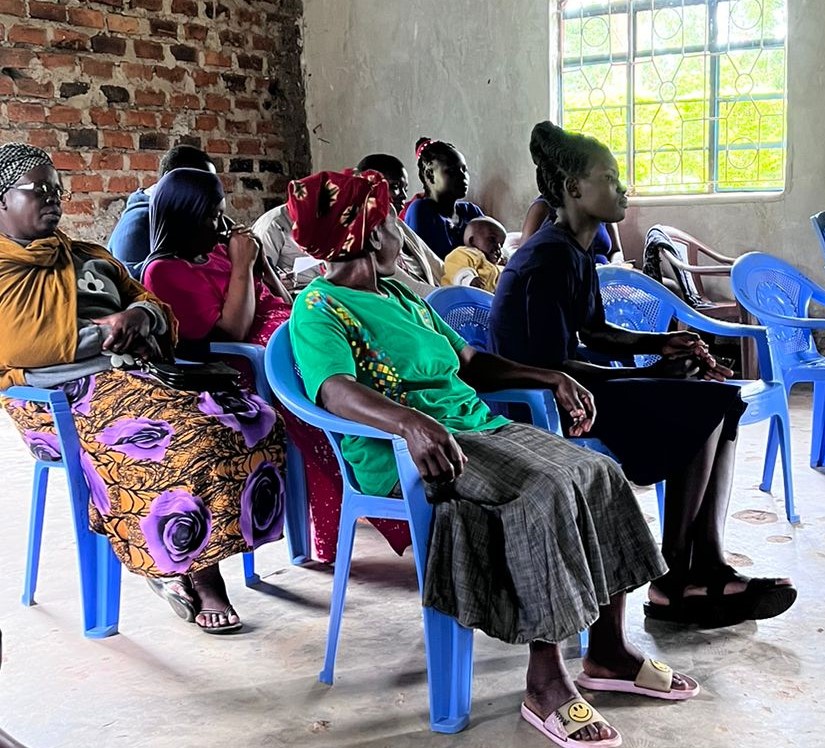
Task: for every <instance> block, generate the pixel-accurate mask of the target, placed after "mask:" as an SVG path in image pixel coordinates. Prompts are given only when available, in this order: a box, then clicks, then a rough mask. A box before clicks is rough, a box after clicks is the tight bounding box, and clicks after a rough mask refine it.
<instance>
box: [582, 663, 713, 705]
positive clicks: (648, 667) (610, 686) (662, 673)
mask: <svg viewBox="0 0 825 748" xmlns="http://www.w3.org/2000/svg"><path fill="white" fill-rule="evenodd" d="M673 675H674V673H673V670H672V669H671V668H670V667H669V666H668V665H665V663H664V662H659V661H658V660H651V659H647V660H645V661H644V662H643V663H642V666H641V667H640V668H639V672H638V673H637V674H636V680H632V681H631V680H626V679H623V678H592V677H590V676H589V675H587V674H586V673H582V674H581V675H579V677H578V678H576V685H577V686H579V687H580V688H586V689H587V690H588V691H615V692H618V693H635V694H638V695H639V696H649V697H650V698H652V699H664V700H666V701H684V700H685V699H692V698H693V697H694V696H696V694H698V693H699V691H700V688H699V684H698V683H697V682H696V681H695V680H693V678H690V677H689V676H687V675H684V674H683V673H678V675H679V676H680V677H682V678H684V679H685V681H687V683H688V685H691V684H692V685H691V688H686V689H674V688H672V687H671V686H672V685H673Z"/></svg>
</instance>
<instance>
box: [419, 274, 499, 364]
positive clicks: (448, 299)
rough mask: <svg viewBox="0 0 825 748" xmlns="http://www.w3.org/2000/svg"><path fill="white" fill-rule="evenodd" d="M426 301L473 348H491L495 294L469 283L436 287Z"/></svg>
mask: <svg viewBox="0 0 825 748" xmlns="http://www.w3.org/2000/svg"><path fill="white" fill-rule="evenodd" d="M427 302H428V303H429V304H430V306H432V308H433V309H435V311H436V312H438V314H439V316H440V317H441V318H442V319H443V320H444V321H445V322H446V323H447V324H448V325H449V326H450V327H451V328H452V329H453V330H455V331H456V332H457V333H458V334H459V335H461V337H462V338H464V340H466V341H467V342H468V343H469V344H470V345H471V346H473V348H475V349H476V350H479V351H489V350H490V340H489V335H488V328H489V327H490V307H491V306H492V305H493V294H491V293H487V291H482V290H481V289H480V288H472V287H470V286H446V287H444V288H437V289H436V290H435V291H433V292H432V293H431V294H429V296H427Z"/></svg>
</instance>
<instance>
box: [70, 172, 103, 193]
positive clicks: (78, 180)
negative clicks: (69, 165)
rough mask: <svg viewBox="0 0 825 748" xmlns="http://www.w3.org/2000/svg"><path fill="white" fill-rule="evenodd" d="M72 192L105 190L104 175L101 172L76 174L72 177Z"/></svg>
mask: <svg viewBox="0 0 825 748" xmlns="http://www.w3.org/2000/svg"><path fill="white" fill-rule="evenodd" d="M70 189H71V191H72V192H103V177H101V176H100V175H99V174H75V175H74V176H73V177H72V178H71V187H70Z"/></svg>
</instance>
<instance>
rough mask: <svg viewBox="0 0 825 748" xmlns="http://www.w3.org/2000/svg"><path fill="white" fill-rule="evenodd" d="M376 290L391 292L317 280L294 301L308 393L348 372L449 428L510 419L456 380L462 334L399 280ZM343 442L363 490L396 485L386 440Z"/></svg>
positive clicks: (295, 335) (383, 491) (313, 395)
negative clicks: (372, 290)
mask: <svg viewBox="0 0 825 748" xmlns="http://www.w3.org/2000/svg"><path fill="white" fill-rule="evenodd" d="M379 288H380V289H381V290H382V291H383V292H384V293H387V294H389V297H384V296H381V295H379V294H374V293H368V292H366V291H356V290H354V289H351V288H347V287H345V286H337V285H335V284H334V283H330V282H329V281H328V280H326V279H325V278H315V280H313V281H312V283H310V284H309V285H308V286H307V287H306V288H305V289H304V290H303V291H302V292H301V293H300V294H299V296H298V298H297V299H296V300H295V305H294V306H293V310H292V315H291V317H290V321H289V332H290V338H291V341H292V350H293V351H294V352H295V360H296V362H297V364H298V366H299V368H300V370H301V375H302V377H303V380H304V386H305V387H306V391H307V394H308V395H309V397H310V399H312V400H313V402H317V400H318V392H319V390H320V389H321V385H322V384H323V383H324V382H325V381H326V380H327V379H329V377H331V376H334V375H336V374H348V375H350V376H352V377H354V378H355V379H356V380H357V381H358V382H359V383H361V384H363V385H365V386H367V387H370V388H372V389H374V390H376V391H377V392H380V393H381V394H382V395H386V396H387V397H389V398H390V399H391V400H394V401H395V402H397V403H401V404H402V405H406V406H407V407H409V408H415V409H416V410H420V411H421V412H422V413H426V414H427V415H428V416H430V417H431V418H434V419H435V420H436V421H438V422H439V423H441V424H442V425H443V426H444V427H445V428H446V429H448V430H449V431H452V432H457V431H484V430H487V429H495V428H499V427H500V426H503V425H505V424H507V423H509V421H508V420H507V419H506V418H503V417H502V416H494V415H493V414H492V413H491V412H490V409H489V408H488V407H487V406H486V405H485V404H484V403H483V402H482V401H481V400H480V399H479V398H478V395H477V394H476V392H475V390H474V389H473V388H472V387H470V385H468V384H466V383H465V382H464V381H463V380H462V379H460V378H459V376H458V369H459V359H458V353H459V351H461V349H462V348H464V346H465V345H467V343H466V342H465V341H464V340H463V339H462V338H461V336H459V335H458V334H457V333H456V332H454V331H453V330H452V329H450V327H449V326H448V325H447V323H446V322H444V320H442V319H441V317H439V316H438V314H436V313H435V311H433V309H432V308H431V307H430V306H429V304H427V303H426V302H425V301H422V300H421V299H420V298H419V297H418V296H416V295H415V294H414V293H413V292H412V291H410V290H408V289H407V288H406V287H405V286H403V285H402V284H400V283H397V282H395V281H392V280H381V281H379ZM341 446H342V450H343V453H344V456H345V458H346V459H347V461H348V462H349V464H350V465H351V466H352V470H353V473H354V474H355V478H356V480H357V481H358V483H359V485H360V487H361V489H362V490H363V491H364V492H365V493H369V494H373V495H378V496H384V495H387V494H388V493H389V492H390V491H391V490H392V488H393V486H394V485H395V483H396V482H397V481H398V473H397V471H396V469H395V456H394V455H393V451H392V445H391V444H390V442H389V441H386V440H383V439H368V438H366V437H345V438H344V440H343V442H342V445H341Z"/></svg>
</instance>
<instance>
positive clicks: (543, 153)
mask: <svg viewBox="0 0 825 748" xmlns="http://www.w3.org/2000/svg"><path fill="white" fill-rule="evenodd" d="M530 152H531V153H532V155H533V161H534V162H535V164H536V167H537V169H536V173H537V177H538V185H539V190H541V193H542V195H544V196H545V197H546V198H547V200H548V201H549V202H550V204H551V205H552V206H553V207H554V209H556V210H557V211H558V217H557V219H556V223H555V224H553V223H549V224H545V226H544V227H543V228H541V229H540V230H539V231H538V232H537V233H536V234H534V235H533V236H532V237H531V238H530V240H529V241H528V242H526V243H525V244H524V245H523V246H522V247H521V248H520V249H519V251H518V252H517V253H516V254H515V255H514V257H513V259H512V260H511V261H510V262H509V263H508V265H507V267H506V268H505V269H504V272H503V273H502V275H501V280H500V281H499V285H498V288H497V290H496V296H495V299H494V301H493V307H492V311H491V315H490V337H491V342H492V344H493V346H494V350H495V351H496V352H497V353H499V354H501V355H503V356H507V357H509V358H512V359H514V360H515V361H519V362H521V363H523V364H528V365H531V366H540V367H543V368H547V369H560V370H562V371H565V372H567V373H568V374H571V375H573V376H575V377H576V378H577V379H579V380H580V381H582V382H583V383H584V384H585V385H586V386H587V387H588V389H590V390H591V391H592V392H593V394H594V396H595V398H596V402H597V403H598V406H599V421H598V423H597V424H596V426H595V427H594V429H593V431H592V436H595V437H598V438H599V439H601V440H602V441H603V442H604V443H605V444H606V445H607V446H608V447H609V448H610V449H611V450H612V451H613V452H614V453H615V454H616V456H617V457H618V459H619V461H620V463H621V465H622V468H623V469H624V472H625V475H627V477H628V478H629V479H630V480H632V481H634V482H635V483H638V484H641V485H648V484H651V483H658V482H659V481H661V480H666V481H667V500H666V502H665V518H664V536H663V542H662V553H663V555H664V557H665V560H666V561H667V564H668V567H669V569H670V571H669V572H668V574H667V575H665V576H664V577H662V578H661V579H657V580H656V581H655V582H653V584H652V585H651V587H650V592H649V598H650V602H649V603H647V604H646V606H645V613H646V614H647V615H648V616H651V617H653V618H660V619H666V620H671V621H677V622H680V623H699V624H702V625H706V626H727V625H732V624H734V623H739V622H741V621H743V620H747V619H754V618H769V617H772V616H775V615H778V614H780V613H782V612H783V611H785V610H787V609H788V608H789V607H790V606H791V605H792V604H793V602H794V600H795V599H796V590H795V589H794V588H793V587H792V586H791V583H790V581H789V580H787V579H748V578H746V577H743V576H742V575H740V574H739V573H738V572H736V571H735V570H734V569H733V568H732V567H731V566H729V565H728V564H727V563H726V561H725V557H724V529H725V518H726V516H727V508H728V503H729V500H730V491H731V483H732V480H733V465H734V451H735V447H736V432H737V427H738V424H739V418H740V416H741V415H742V413H743V412H744V410H745V406H744V404H743V402H742V400H741V398H740V397H739V387H737V386H734V385H731V384H725V383H724V379H725V377H728V376H730V375H731V372H730V371H729V370H728V369H726V368H724V367H722V366H720V365H718V364H717V363H716V361H715V360H714V359H713V357H712V356H711V355H710V354H709V352H708V350H707V347H706V346H705V344H704V343H703V342H702V341H701V339H700V338H699V336H698V335H696V334H695V333H692V332H672V333H661V334H660V333H644V332H635V331H630V330H625V329H623V328H619V327H615V326H613V325H610V324H608V323H607V322H606V321H605V315H604V308H603V306H602V299H601V295H600V293H599V282H598V276H597V274H596V268H595V260H594V256H593V237H594V235H595V234H596V232H597V231H598V228H599V226H600V225H601V224H602V223H605V222H608V223H613V222H617V221H621V220H622V219H623V218H624V214H625V209H626V207H627V198H626V197H625V192H626V189H625V187H624V185H623V184H622V183H621V182H620V181H619V173H618V166H617V164H616V160H615V159H614V158H613V156H612V154H611V153H610V151H609V150H608V149H607V148H606V147H605V146H604V145H603V144H601V143H600V142H598V141H597V140H595V139H593V138H589V137H586V136H583V135H575V134H572V133H567V132H565V131H564V130H562V129H560V128H558V127H556V126H555V125H553V124H552V123H550V122H540V123H539V124H538V125H536V126H535V128H533V134H532V137H531V140H530ZM579 337H581V340H582V342H584V343H585V344H586V345H587V346H588V348H592V349H594V350H595V351H596V352H597V353H598V352H602V353H606V354H610V355H612V356H614V357H616V358H618V357H620V356H622V355H624V356H627V355H633V354H657V355H659V356H661V357H662V360H661V361H659V362H657V363H656V364H654V365H653V366H649V367H647V368H645V369H642V370H639V369H637V368H633V367H629V368H609V367H601V366H596V365H594V364H590V363H587V362H584V361H581V360H579V357H578V343H579ZM695 372H698V373H699V375H700V376H699V380H696V379H686V377H688V376H693V375H694V373H695ZM702 378H704V379H705V380H710V381H700V380H701V379H702Z"/></svg>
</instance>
